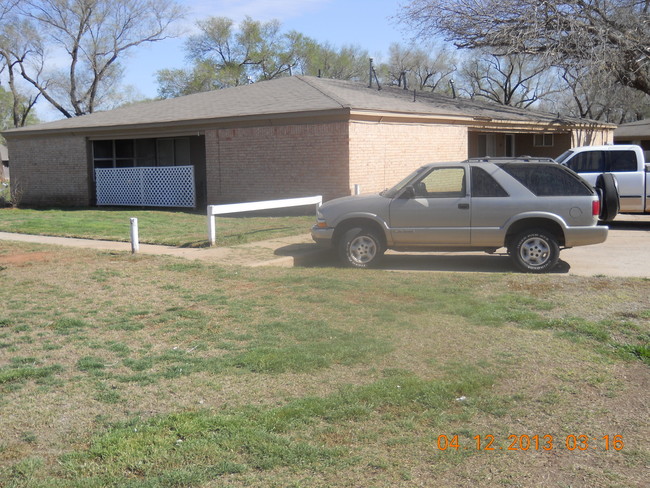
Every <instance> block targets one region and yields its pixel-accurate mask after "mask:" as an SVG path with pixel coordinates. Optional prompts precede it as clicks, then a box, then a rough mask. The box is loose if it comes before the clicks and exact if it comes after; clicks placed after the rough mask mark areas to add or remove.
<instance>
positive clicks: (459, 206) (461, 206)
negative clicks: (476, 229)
mask: <svg viewBox="0 0 650 488" xmlns="http://www.w3.org/2000/svg"><path fill="white" fill-rule="evenodd" d="M458 208H460V209H461V210H467V209H468V208H469V203H459V204H458Z"/></svg>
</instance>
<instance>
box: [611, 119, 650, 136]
mask: <svg viewBox="0 0 650 488" xmlns="http://www.w3.org/2000/svg"><path fill="white" fill-rule="evenodd" d="M614 137H617V138H619V137H620V138H623V137H630V138H637V137H650V120H640V121H638V122H630V123H629V124H623V125H621V126H619V127H618V129H616V130H615V131H614Z"/></svg>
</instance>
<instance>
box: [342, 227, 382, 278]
mask: <svg viewBox="0 0 650 488" xmlns="http://www.w3.org/2000/svg"><path fill="white" fill-rule="evenodd" d="M384 252H385V249H384V245H383V243H382V241H381V239H380V238H379V236H378V235H377V233H376V232H375V231H373V230H371V229H367V228H365V227H354V228H352V229H350V230H348V231H346V232H345V233H344V234H343V237H342V238H341V240H340V241H339V257H340V258H341V261H342V262H343V264H345V265H346V266H352V267H354V268H370V267H372V266H375V265H376V264H377V262H378V261H379V260H380V259H381V257H382V255H383V254H384Z"/></svg>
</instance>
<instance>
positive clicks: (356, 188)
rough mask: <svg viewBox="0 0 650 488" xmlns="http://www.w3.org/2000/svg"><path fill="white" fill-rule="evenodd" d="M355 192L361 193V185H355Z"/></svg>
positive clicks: (356, 193)
mask: <svg viewBox="0 0 650 488" xmlns="http://www.w3.org/2000/svg"><path fill="white" fill-rule="evenodd" d="M354 194H355V195H361V185H354Z"/></svg>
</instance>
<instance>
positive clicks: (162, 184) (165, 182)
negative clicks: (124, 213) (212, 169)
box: [95, 166, 196, 207]
mask: <svg viewBox="0 0 650 488" xmlns="http://www.w3.org/2000/svg"><path fill="white" fill-rule="evenodd" d="M95 181H96V186H97V205H123V206H135V207H196V191H195V186H194V166H159V167H141V168H140V167H138V168H106V169H96V170H95Z"/></svg>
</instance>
